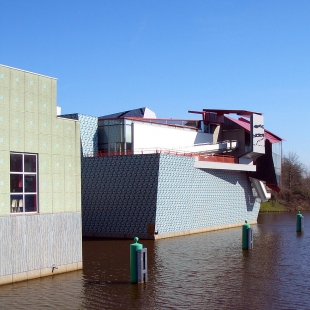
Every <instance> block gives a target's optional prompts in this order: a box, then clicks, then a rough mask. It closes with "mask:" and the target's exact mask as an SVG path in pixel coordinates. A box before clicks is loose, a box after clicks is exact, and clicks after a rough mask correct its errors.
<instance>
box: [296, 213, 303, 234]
mask: <svg viewBox="0 0 310 310" xmlns="http://www.w3.org/2000/svg"><path fill="white" fill-rule="evenodd" d="M303 230H304V217H303V216H302V214H301V213H300V211H298V213H297V215H296V231H297V232H302V231H303Z"/></svg>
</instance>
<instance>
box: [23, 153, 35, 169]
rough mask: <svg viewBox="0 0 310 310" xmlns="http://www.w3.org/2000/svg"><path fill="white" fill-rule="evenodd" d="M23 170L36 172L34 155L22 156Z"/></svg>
mask: <svg viewBox="0 0 310 310" xmlns="http://www.w3.org/2000/svg"><path fill="white" fill-rule="evenodd" d="M24 161H25V162H24V171H25V172H36V156H35V155H25V156H24Z"/></svg>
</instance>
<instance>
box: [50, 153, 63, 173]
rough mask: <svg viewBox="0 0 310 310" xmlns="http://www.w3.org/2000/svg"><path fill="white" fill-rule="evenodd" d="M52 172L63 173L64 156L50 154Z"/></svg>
mask: <svg viewBox="0 0 310 310" xmlns="http://www.w3.org/2000/svg"><path fill="white" fill-rule="evenodd" d="M52 173H53V174H64V173H65V158H64V156H62V155H54V154H53V155H52Z"/></svg>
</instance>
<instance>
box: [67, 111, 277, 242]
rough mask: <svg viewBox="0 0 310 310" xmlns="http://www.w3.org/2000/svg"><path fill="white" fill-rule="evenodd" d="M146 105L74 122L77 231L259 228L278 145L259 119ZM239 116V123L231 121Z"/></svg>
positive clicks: (128, 234) (113, 234) (157, 234)
mask: <svg viewBox="0 0 310 310" xmlns="http://www.w3.org/2000/svg"><path fill="white" fill-rule="evenodd" d="M189 112H190V113H195V114H199V115H200V116H201V117H200V119H186V120H179V119H171V118H169V119H159V118H156V115H155V113H154V112H152V111H151V110H149V109H148V108H141V109H136V110H130V111H125V112H121V113H115V114H112V115H106V116H102V117H98V118H97V117H91V116H85V115H81V114H70V115H63V116H62V117H68V118H72V119H76V120H80V122H81V143H82V153H83V157H82V219H83V225H82V226H83V235H84V236H95V237H96V236H97V237H110V238H132V237H134V236H138V237H140V238H142V239H159V238H167V237H173V236H179V235H185V234H192V233H198V232H204V231H209V230H215V229H221V228H229V227H235V226H240V225H242V224H244V221H245V220H248V221H249V222H250V223H256V221H257V216H258V212H259V208H260V202H261V201H262V200H263V201H266V200H268V199H269V198H270V194H269V193H268V192H267V189H266V186H267V187H269V188H271V189H274V190H276V191H279V190H280V171H281V150H282V139H281V138H280V137H278V136H277V135H275V134H273V133H271V132H269V131H268V130H265V129H264V119H263V115H262V114H261V113H256V112H250V111H243V110H210V109H205V110H203V111H198V112H197V111H189ZM232 115H237V116H239V118H233V117H232Z"/></svg>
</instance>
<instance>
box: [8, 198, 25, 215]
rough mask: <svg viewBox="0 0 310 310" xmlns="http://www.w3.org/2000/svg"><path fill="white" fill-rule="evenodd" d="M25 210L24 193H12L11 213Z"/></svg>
mask: <svg viewBox="0 0 310 310" xmlns="http://www.w3.org/2000/svg"><path fill="white" fill-rule="evenodd" d="M23 211H24V209H23V195H11V213H16V212H23Z"/></svg>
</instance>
